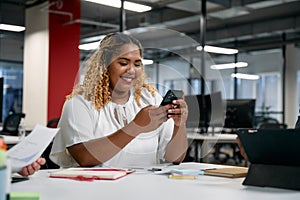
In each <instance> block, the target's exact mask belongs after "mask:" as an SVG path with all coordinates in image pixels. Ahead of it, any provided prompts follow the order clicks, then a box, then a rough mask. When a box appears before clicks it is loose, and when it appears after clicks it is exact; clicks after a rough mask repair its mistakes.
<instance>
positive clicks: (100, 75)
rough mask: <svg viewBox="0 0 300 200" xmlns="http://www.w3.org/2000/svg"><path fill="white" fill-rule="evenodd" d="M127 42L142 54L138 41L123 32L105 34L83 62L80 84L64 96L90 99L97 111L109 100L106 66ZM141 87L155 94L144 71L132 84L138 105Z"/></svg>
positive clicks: (108, 81) (154, 89)
mask: <svg viewBox="0 0 300 200" xmlns="http://www.w3.org/2000/svg"><path fill="white" fill-rule="evenodd" d="M127 44H135V45H136V46H138V48H139V50H140V54H141V56H142V53H143V50H142V46H141V44H140V42H139V41H138V40H137V39H135V38H133V37H131V36H129V35H126V34H124V33H119V32H117V33H111V34H108V35H106V36H105V37H104V38H103V39H102V40H101V42H100V46H99V48H98V50H97V51H96V52H94V53H93V55H92V56H91V57H90V58H89V59H88V60H87V62H86V64H85V76H84V81H83V83H82V84H77V85H76V86H75V87H74V89H73V91H72V93H71V94H69V95H68V96H67V97H66V98H67V99H70V98H72V97H73V96H75V95H78V94H79V95H83V97H84V98H85V99H86V100H88V101H91V102H92V104H93V105H94V106H95V108H96V109H97V110H98V111H99V110H100V109H101V108H103V107H104V106H105V105H106V104H107V103H108V102H110V101H111V92H110V80H109V70H108V66H109V65H110V63H111V60H112V58H113V56H115V55H117V54H119V53H120V51H121V48H122V47H123V46H124V45H127ZM142 88H146V89H147V90H148V91H149V92H150V93H151V94H152V96H154V95H155V91H156V88H154V87H153V86H151V85H149V84H148V83H146V74H145V71H144V66H143V72H142V75H141V76H140V77H139V78H138V80H137V81H136V84H135V85H134V99H135V101H136V102H137V104H138V106H140V98H141V92H142Z"/></svg>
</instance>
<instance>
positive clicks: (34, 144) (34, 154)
mask: <svg viewBox="0 0 300 200" xmlns="http://www.w3.org/2000/svg"><path fill="white" fill-rule="evenodd" d="M58 130H59V128H48V127H45V126H42V125H39V124H37V125H36V126H35V127H34V129H33V130H32V132H31V133H29V135H28V136H26V137H25V138H24V139H23V140H21V141H20V142H19V143H18V144H16V145H14V146H13V147H12V148H10V149H9V150H8V151H7V157H8V158H9V159H10V164H11V168H12V172H18V171H20V170H21V169H22V168H23V167H25V166H27V165H29V164H31V163H33V162H34V161H36V160H37V159H38V158H39V157H40V156H41V155H42V153H43V152H44V151H45V149H46V148H47V146H48V145H49V144H50V142H51V141H52V140H53V138H54V136H55V135H56V133H57V132H58Z"/></svg>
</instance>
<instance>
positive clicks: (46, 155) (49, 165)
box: [41, 118, 60, 169]
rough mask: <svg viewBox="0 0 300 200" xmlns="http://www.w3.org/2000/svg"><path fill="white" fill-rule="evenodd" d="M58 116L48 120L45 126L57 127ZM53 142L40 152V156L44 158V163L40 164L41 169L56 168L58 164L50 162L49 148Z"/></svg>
mask: <svg viewBox="0 0 300 200" xmlns="http://www.w3.org/2000/svg"><path fill="white" fill-rule="evenodd" d="M59 119H60V118H53V119H51V120H49V121H48V123H47V127H48V128H57V125H58V122H59ZM52 144H53V142H51V143H50V144H49V145H48V147H47V148H46V149H45V151H44V152H43V154H42V157H43V158H45V159H46V164H45V165H42V166H41V169H58V168H59V166H58V165H57V164H55V163H54V162H52V160H50V157H49V156H50V153H51V148H52Z"/></svg>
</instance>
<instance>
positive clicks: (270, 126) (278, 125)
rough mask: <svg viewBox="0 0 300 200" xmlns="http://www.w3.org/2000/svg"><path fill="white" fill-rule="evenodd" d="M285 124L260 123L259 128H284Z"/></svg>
mask: <svg viewBox="0 0 300 200" xmlns="http://www.w3.org/2000/svg"><path fill="white" fill-rule="evenodd" d="M286 128H287V125H286V124H282V123H262V124H260V126H259V129H286Z"/></svg>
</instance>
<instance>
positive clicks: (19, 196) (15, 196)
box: [9, 192, 40, 200]
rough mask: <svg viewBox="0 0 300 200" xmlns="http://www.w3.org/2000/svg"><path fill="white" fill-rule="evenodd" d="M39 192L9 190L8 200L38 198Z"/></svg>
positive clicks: (33, 199)
mask: <svg viewBox="0 0 300 200" xmlns="http://www.w3.org/2000/svg"><path fill="white" fill-rule="evenodd" d="M39 199H40V193H39V192H11V193H10V194H9V200H39Z"/></svg>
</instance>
